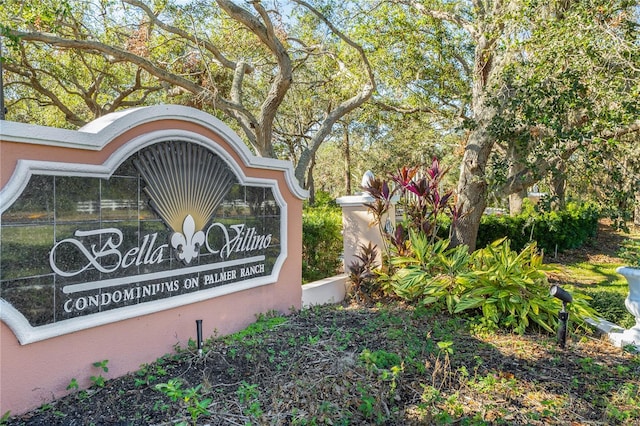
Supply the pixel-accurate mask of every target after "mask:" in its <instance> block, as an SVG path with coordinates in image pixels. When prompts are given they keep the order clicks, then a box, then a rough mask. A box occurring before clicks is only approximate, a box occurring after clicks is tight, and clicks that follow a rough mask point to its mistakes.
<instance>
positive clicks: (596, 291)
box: [583, 286, 636, 328]
mask: <svg viewBox="0 0 640 426" xmlns="http://www.w3.org/2000/svg"><path fill="white" fill-rule="evenodd" d="M583 292H584V294H586V295H587V296H589V297H590V301H589V304H590V305H591V306H592V307H593V309H595V310H596V311H597V312H598V313H599V314H600V316H602V318H604V319H606V320H607V321H610V322H612V323H614V324H617V325H619V326H621V327H623V328H631V327H633V326H634V325H635V323H636V320H635V318H634V317H633V315H631V314H630V313H629V311H627V309H626V307H625V306H624V300H625V298H626V296H627V293H628V289H627V288H626V286H625V287H624V288H620V289H616V288H614V287H611V286H609V287H600V286H598V287H595V288H589V289H586V290H583Z"/></svg>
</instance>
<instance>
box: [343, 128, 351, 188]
mask: <svg viewBox="0 0 640 426" xmlns="http://www.w3.org/2000/svg"><path fill="white" fill-rule="evenodd" d="M342 128H343V129H344V149H343V155H344V187H345V194H346V195H351V147H350V144H349V128H348V127H347V125H346V124H344V126H343V127H342Z"/></svg>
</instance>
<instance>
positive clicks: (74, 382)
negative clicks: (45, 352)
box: [67, 377, 80, 390]
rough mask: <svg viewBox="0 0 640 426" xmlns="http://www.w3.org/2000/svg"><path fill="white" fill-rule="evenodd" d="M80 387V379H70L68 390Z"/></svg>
mask: <svg viewBox="0 0 640 426" xmlns="http://www.w3.org/2000/svg"><path fill="white" fill-rule="evenodd" d="M79 387H80V385H79V384H78V380H76V378H75V377H73V378H72V379H71V380H70V381H69V384H68V385H67V390H71V389H74V390H77V389H78V388H79Z"/></svg>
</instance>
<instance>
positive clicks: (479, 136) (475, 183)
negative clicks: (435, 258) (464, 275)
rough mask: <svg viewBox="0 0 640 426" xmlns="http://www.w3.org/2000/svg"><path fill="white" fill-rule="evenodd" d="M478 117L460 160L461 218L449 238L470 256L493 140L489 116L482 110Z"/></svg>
mask: <svg viewBox="0 0 640 426" xmlns="http://www.w3.org/2000/svg"><path fill="white" fill-rule="evenodd" d="M481 114H482V116H483V117H481V118H480V120H478V121H477V123H478V125H477V127H476V128H475V129H474V130H473V131H472V132H471V134H470V136H469V141H468V142H467V146H466V147H465V151H464V156H463V158H462V164H461V166H460V177H459V179H458V200H457V203H456V208H457V210H458V212H459V213H460V217H459V219H458V220H456V223H455V226H454V227H453V229H452V234H451V244H452V245H453V246H458V245H463V244H465V245H467V246H468V247H469V251H470V252H472V251H474V250H475V249H476V239H477V237H478V228H479V227H480V219H481V218H482V214H483V213H484V209H485V208H486V207H487V182H486V180H485V169H486V166H487V162H488V161H489V154H490V153H491V149H492V148H493V144H494V139H493V137H492V135H491V134H490V133H489V131H488V129H487V126H488V123H489V121H488V120H487V119H488V118H489V116H491V114H492V112H491V111H489V110H488V109H485V110H484V112H482V113H481Z"/></svg>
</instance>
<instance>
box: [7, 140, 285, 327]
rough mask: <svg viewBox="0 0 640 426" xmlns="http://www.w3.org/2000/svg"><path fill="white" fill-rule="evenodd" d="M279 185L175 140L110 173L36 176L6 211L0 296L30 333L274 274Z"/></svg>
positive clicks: (197, 146) (278, 242) (279, 215)
mask: <svg viewBox="0 0 640 426" xmlns="http://www.w3.org/2000/svg"><path fill="white" fill-rule="evenodd" d="M276 191H277V188H275V187H273V186H270V185H260V184H259V183H258V184H256V185H248V184H243V183H242V182H241V179H239V177H238V176H236V173H234V171H233V170H232V168H231V167H229V165H228V164H227V162H226V160H225V159H223V158H222V157H220V156H219V155H217V154H216V153H215V152H213V151H211V150H209V149H208V148H207V147H205V146H203V145H201V144H197V143H193V142H187V141H180V140H172V141H164V142H159V143H155V144H152V145H150V146H147V147H145V148H143V149H141V150H139V151H137V152H136V153H135V154H134V155H132V156H130V157H129V158H126V159H125V160H124V161H123V162H122V163H121V164H120V165H119V166H118V168H117V169H116V170H115V171H114V172H113V173H112V174H111V175H110V176H109V177H108V178H104V177H93V176H86V175H73V174H68V175H61V174H59V173H55V174H32V175H31V176H30V178H29V181H28V183H27V184H26V186H25V187H24V189H23V190H22V193H21V194H20V195H19V197H17V198H16V199H15V201H14V202H13V203H12V204H11V205H10V206H3V209H2V216H1V229H0V297H1V298H2V299H3V300H4V301H6V302H8V303H9V304H10V305H11V306H12V307H13V308H15V309H16V310H17V311H19V312H20V314H21V315H22V316H24V318H25V319H26V321H28V323H29V325H30V326H31V327H36V328H37V327H45V326H51V325H52V324H57V323H60V322H64V321H67V320H76V321H77V319H78V318H84V317H89V316H92V315H96V314H103V313H105V312H109V311H114V310H118V309H122V308H128V307H132V306H139V305H141V304H153V303H157V302H159V301H166V300H167V299H171V298H179V297H181V296H184V295H188V294H191V295H192V296H197V295H198V294H202V295H203V298H206V297H208V296H206V295H207V294H208V293H207V292H211V290H212V289H214V288H221V287H225V286H230V287H229V288H233V286H234V285H236V286H237V284H238V283H243V282H252V281H253V282H257V281H265V280H269V279H270V277H271V276H272V275H274V274H275V273H276V272H277V271H275V266H274V265H276V263H277V259H278V257H279V256H280V255H281V253H282V246H281V241H282V239H283V235H281V233H282V232H283V231H282V229H283V226H282V216H283V215H282V209H283V206H282V203H281V202H279V201H278V200H279V198H278V196H277V194H276ZM273 281H275V278H273V279H272V280H271V282H273ZM197 299H198V298H197V297H191V298H190V299H189V300H197Z"/></svg>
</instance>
